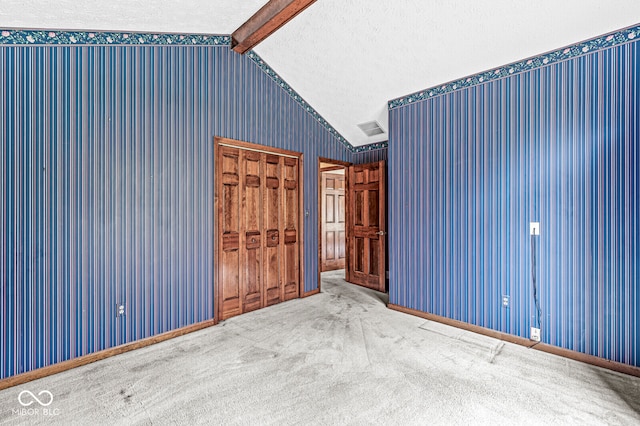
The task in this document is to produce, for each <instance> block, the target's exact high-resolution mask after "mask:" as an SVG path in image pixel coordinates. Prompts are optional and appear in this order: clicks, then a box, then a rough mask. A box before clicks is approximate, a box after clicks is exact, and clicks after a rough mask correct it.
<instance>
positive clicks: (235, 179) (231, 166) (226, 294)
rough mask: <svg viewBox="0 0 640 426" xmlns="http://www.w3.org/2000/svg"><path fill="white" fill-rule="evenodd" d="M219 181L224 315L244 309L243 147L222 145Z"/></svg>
mask: <svg viewBox="0 0 640 426" xmlns="http://www.w3.org/2000/svg"><path fill="white" fill-rule="evenodd" d="M216 160H217V161H216V168H217V169H218V173H217V181H218V182H217V184H218V188H219V190H218V194H217V195H218V197H219V202H218V235H219V238H218V244H219V246H220V248H219V249H218V268H219V272H218V291H217V294H216V298H217V299H218V306H219V308H218V309H219V315H220V319H226V318H229V317H232V316H234V315H238V314H240V313H241V312H242V306H241V297H240V295H241V283H242V278H241V276H242V270H241V269H242V268H241V263H242V262H241V259H240V257H241V253H240V252H241V250H240V228H241V226H240V216H241V214H240V212H241V204H240V200H241V191H240V150H239V149H237V148H230V147H226V146H223V147H220V150H219V153H218V158H217V159H216Z"/></svg>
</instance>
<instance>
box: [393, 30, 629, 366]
mask: <svg viewBox="0 0 640 426" xmlns="http://www.w3.org/2000/svg"><path fill="white" fill-rule="evenodd" d="M388 155H389V176H390V179H389V185H390V188H389V193H390V206H391V207H390V212H389V214H390V224H391V225H390V226H391V228H390V232H389V238H390V240H389V244H390V302H391V303H394V304H398V305H401V306H404V307H408V308H411V309H417V310H420V311H424V312H430V313H434V314H437V315H441V316H445V317H448V318H453V319H456V320H461V321H465V322H468V323H471V324H476V325H480V326H483V327H488V328H491V329H494V330H499V331H502V332H506V333H511V334H515V335H518V336H523V337H529V327H530V326H535V325H537V324H538V314H537V312H536V309H535V304H534V299H533V290H532V271H531V269H532V258H531V256H532V251H533V252H535V255H536V268H535V274H536V277H537V286H538V294H539V295H540V324H541V328H542V341H543V342H545V343H549V344H552V345H557V346H560V347H563V348H568V349H572V350H575V351H580V352H583V353H587V354H591V355H596V356H599V357H603V358H607V359H610V360H615V361H619V362H623V363H626V364H631V365H635V366H640V353H638V344H639V343H640V268H639V267H640V265H639V263H640V262H639V260H640V204H639V203H640V201H639V200H640V43H639V42H631V43H627V44H623V45H620V46H616V47H611V48H607V49H604V50H601V51H598V52H595V53H591V54H588V55H585V56H582V57H579V58H574V59H570V60H567V61H564V62H559V63H555V64H553V65H549V66H546V67H541V68H538V69H535V70H532V71H525V72H523V73H521V74H518V75H514V76H510V77H506V78H503V79H500V80H497V81H492V82H488V83H484V84H480V85H476V86H472V87H468V88H462V89H459V90H456V91H453V92H451V93H446V94H443V95H441V96H437V97H433V98H431V99H427V100H423V101H418V102H415V103H412V104H407V105H404V106H401V107H397V108H394V109H392V110H391V111H390V138H389V151H388ZM530 221H539V222H540V223H541V225H540V228H541V235H540V236H539V237H534V244H535V245H534V246H533V248H532V246H531V237H530V236H529V222H530ZM502 295H509V296H510V307H509V308H508V309H507V308H503V307H502V306H501V301H502V300H501V297H502Z"/></svg>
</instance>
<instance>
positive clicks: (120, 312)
mask: <svg viewBox="0 0 640 426" xmlns="http://www.w3.org/2000/svg"><path fill="white" fill-rule="evenodd" d="M116 307H117V309H118V315H117V316H118V317H122V316H124V304H122V305H121V304H118V305H116Z"/></svg>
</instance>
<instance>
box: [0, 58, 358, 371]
mask: <svg viewBox="0 0 640 426" xmlns="http://www.w3.org/2000/svg"><path fill="white" fill-rule="evenodd" d="M0 117H1V120H0V137H1V138H2V140H1V143H0V229H1V234H0V279H1V285H0V359H1V364H0V378H5V377H8V376H12V375H15V374H18V373H22V372H26V371H29V370H32V369H35V368H38V367H42V366H46V365H50V364H53V363H56V362H60V361H63V360H67V359H71V358H74V357H78V356H81V355H84V354H87V353H91V352H94V351H98V350H101V349H105V348H109V347H113V346H116V345H119V344H123V343H126V342H131V341H134V340H137V339H141V338H144V337H148V336H151V335H154V334H157V333H161V332H165V331H168V330H171V329H175V328H178V327H181V326H185V325H189V324H193V323H195V322H199V321H203V320H206V319H211V318H212V317H213V294H214V292H213V277H214V271H213V268H212V262H213V235H212V233H213V223H214V218H213V188H214V182H213V177H214V170H213V164H214V163H213V137H214V135H218V136H223V137H228V138H234V139H240V140H245V141H249V142H254V143H260V144H263V145H267V146H274V147H279V148H284V149H289V150H293V151H300V152H303V153H304V206H305V209H306V210H308V211H309V216H306V217H305V222H304V232H305V256H306V259H305V260H304V264H305V270H304V271H305V286H306V290H307V291H309V290H312V289H314V288H317V283H316V279H317V278H316V277H317V267H318V265H317V244H318V242H317V239H318V235H317V208H316V207H315V204H316V203H317V195H316V194H317V176H316V165H317V158H318V156H322V157H329V158H335V159H339V160H345V161H347V160H349V159H350V158H351V157H350V156H351V152H350V151H349V149H348V147H345V146H344V145H343V144H342V143H340V142H339V141H338V140H336V139H335V137H334V136H333V135H331V134H330V133H329V132H328V131H327V130H326V128H325V127H323V126H322V125H321V124H320V123H318V121H317V120H316V119H315V118H314V117H313V116H312V115H311V114H309V113H308V112H307V111H305V110H304V109H303V108H302V107H301V106H300V104H299V103H298V102H296V101H295V100H294V99H293V98H292V97H291V96H290V95H289V94H288V93H287V92H286V91H285V90H283V89H282V88H281V87H280V86H279V85H278V84H277V83H276V82H274V80H273V79H272V78H271V77H269V76H268V75H267V74H265V73H264V72H263V71H262V70H261V69H260V68H259V67H258V66H257V65H256V64H255V63H254V62H253V61H251V60H250V59H249V58H246V57H243V56H239V55H236V54H235V53H233V52H231V51H230V50H229V48H228V46H224V47H214V46H37V47H35V46H3V47H0ZM117 303H124V304H125V306H126V315H125V316H124V317H120V318H116V304H117Z"/></svg>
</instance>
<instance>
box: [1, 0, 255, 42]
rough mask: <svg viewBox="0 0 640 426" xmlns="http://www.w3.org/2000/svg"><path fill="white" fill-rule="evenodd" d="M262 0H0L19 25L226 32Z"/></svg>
mask: <svg viewBox="0 0 640 426" xmlns="http://www.w3.org/2000/svg"><path fill="white" fill-rule="evenodd" d="M265 3H266V0H195V1H191V0H182V1H181V0H0V26H2V27H12V28H20V29H31V28H32V29H52V28H53V29H60V30H105V31H106V30H111V31H149V32H171V33H206V34H231V33H232V32H233V31H234V30H235V29H236V28H238V27H239V26H240V25H242V23H243V22H244V21H246V20H247V19H249V17H251V15H253V14H254V13H255V12H256V11H257V10H258V9H260V8H261V7H262V5H264V4H265Z"/></svg>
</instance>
